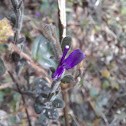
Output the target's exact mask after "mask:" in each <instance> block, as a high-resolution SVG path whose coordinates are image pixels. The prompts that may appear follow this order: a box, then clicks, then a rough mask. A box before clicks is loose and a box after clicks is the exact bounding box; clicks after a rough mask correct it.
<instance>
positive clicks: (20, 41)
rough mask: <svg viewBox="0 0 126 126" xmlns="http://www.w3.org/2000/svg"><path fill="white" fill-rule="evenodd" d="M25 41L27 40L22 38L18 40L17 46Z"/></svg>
mask: <svg viewBox="0 0 126 126" xmlns="http://www.w3.org/2000/svg"><path fill="white" fill-rule="evenodd" d="M24 41H25V38H24V37H22V38H20V39H19V40H18V42H17V44H21V43H22V42H24Z"/></svg>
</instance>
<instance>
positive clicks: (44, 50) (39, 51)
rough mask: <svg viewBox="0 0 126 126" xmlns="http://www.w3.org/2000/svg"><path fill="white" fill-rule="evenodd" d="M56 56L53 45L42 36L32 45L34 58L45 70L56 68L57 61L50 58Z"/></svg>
mask: <svg viewBox="0 0 126 126" xmlns="http://www.w3.org/2000/svg"><path fill="white" fill-rule="evenodd" d="M51 56H54V50H53V46H52V43H51V42H50V41H49V40H47V39H46V38H45V37H43V36H42V35H39V36H38V37H37V38H36V39H35V41H34V43H33V45H32V58H33V59H34V60H35V61H37V62H38V63H39V64H40V65H42V66H43V67H44V68H46V69H49V67H55V68H56V66H57V65H56V61H55V60H54V59H51V58H50V57H51Z"/></svg>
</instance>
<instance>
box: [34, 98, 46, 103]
mask: <svg viewBox="0 0 126 126" xmlns="http://www.w3.org/2000/svg"><path fill="white" fill-rule="evenodd" d="M35 102H36V103H38V104H44V102H45V98H44V97H42V96H38V97H37V98H36V100H35Z"/></svg>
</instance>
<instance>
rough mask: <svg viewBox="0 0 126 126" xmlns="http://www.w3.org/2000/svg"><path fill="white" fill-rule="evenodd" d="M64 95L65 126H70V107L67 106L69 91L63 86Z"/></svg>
mask: <svg viewBox="0 0 126 126" xmlns="http://www.w3.org/2000/svg"><path fill="white" fill-rule="evenodd" d="M62 90H63V91H62V95H63V100H64V102H65V107H64V116H65V126H69V119H68V108H67V92H66V90H64V89H63V88H62Z"/></svg>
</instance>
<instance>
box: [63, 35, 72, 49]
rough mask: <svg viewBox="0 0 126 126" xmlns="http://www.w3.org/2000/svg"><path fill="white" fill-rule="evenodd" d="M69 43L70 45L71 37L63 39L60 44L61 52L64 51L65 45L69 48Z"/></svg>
mask: <svg viewBox="0 0 126 126" xmlns="http://www.w3.org/2000/svg"><path fill="white" fill-rule="evenodd" d="M71 43H72V39H71V37H69V36H67V37H65V38H63V40H62V42H61V48H62V51H63V50H64V47H65V46H66V45H69V47H71Z"/></svg>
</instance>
